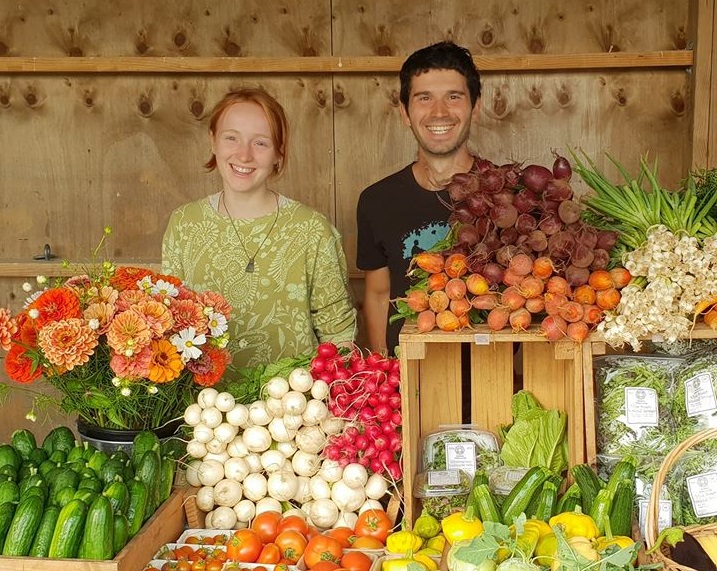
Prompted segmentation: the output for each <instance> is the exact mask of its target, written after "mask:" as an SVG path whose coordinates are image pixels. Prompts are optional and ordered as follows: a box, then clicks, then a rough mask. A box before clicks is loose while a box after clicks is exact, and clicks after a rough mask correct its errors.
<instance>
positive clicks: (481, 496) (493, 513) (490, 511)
mask: <svg viewBox="0 0 717 571" xmlns="http://www.w3.org/2000/svg"><path fill="white" fill-rule="evenodd" d="M471 494H472V495H473V496H474V497H475V501H476V504H477V505H478V514H479V515H480V520H481V521H483V522H486V521H494V522H496V523H500V522H501V521H503V520H502V516H501V515H500V511H498V506H497V505H496V503H495V499H494V498H493V494H491V493H490V488H489V487H488V484H478V485H477V486H475V487H474V488H473V490H471Z"/></svg>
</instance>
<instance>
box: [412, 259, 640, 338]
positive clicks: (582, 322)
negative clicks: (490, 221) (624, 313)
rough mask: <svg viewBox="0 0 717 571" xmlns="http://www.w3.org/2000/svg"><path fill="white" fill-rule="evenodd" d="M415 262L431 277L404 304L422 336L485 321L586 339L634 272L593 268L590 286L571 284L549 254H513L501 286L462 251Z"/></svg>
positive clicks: (493, 326)
mask: <svg viewBox="0 0 717 571" xmlns="http://www.w3.org/2000/svg"><path fill="white" fill-rule="evenodd" d="M413 262H414V263H415V265H416V266H418V267H419V268H420V269H421V270H423V271H424V272H426V273H427V274H428V275H427V277H426V279H424V280H422V281H421V282H420V285H417V286H415V287H414V288H412V289H410V290H409V291H408V292H407V294H406V297H405V298H404V301H405V302H406V304H407V305H408V307H409V308H410V309H411V310H412V311H414V312H415V313H417V319H416V324H417V327H418V330H419V331H421V332H428V331H431V330H433V329H435V328H436V327H437V328H438V329H441V330H443V331H457V330H460V329H463V328H465V327H470V326H471V324H472V323H474V322H483V321H485V322H486V323H487V325H488V327H489V328H490V329H491V330H493V331H500V330H502V329H507V328H508V327H510V328H511V329H512V330H513V331H516V332H517V331H524V330H527V329H529V328H530V327H531V326H532V325H537V324H538V323H539V325H540V327H539V329H540V331H541V332H542V334H543V335H545V337H546V338H547V339H548V340H550V341H556V340H558V339H561V338H564V337H568V338H570V339H573V340H575V341H578V342H581V341H583V340H584V339H585V338H586V337H587V336H588V334H589V333H590V331H591V330H592V329H594V328H595V327H596V325H597V324H598V323H599V322H600V321H601V320H602V319H603V312H604V311H606V310H612V309H615V308H616V307H617V305H618V303H619V302H620V289H622V288H623V287H624V286H626V285H627V284H628V283H629V281H630V279H631V276H630V273H629V272H628V271H627V270H626V269H625V268H622V267H615V268H613V269H610V270H607V269H599V270H593V271H592V272H591V273H590V275H589V277H588V280H587V283H584V284H581V285H578V286H571V285H570V283H569V282H568V281H567V280H566V279H565V278H564V277H562V276H560V275H558V274H557V273H556V270H555V266H554V264H553V261H552V260H551V259H550V258H549V257H547V256H540V257H537V258H534V257H533V256H531V255H529V254H526V253H518V254H516V255H514V256H513V257H512V258H511V259H510V262H509V264H508V267H507V268H506V271H505V272H504V275H503V278H502V283H501V284H499V286H498V287H495V286H494V285H491V283H490V282H489V281H488V280H487V279H486V278H485V277H484V276H483V275H482V274H480V273H478V272H473V271H471V270H470V264H469V259H468V257H467V256H465V255H464V254H460V253H439V252H422V253H420V254H418V255H417V256H415V257H414V259H413Z"/></svg>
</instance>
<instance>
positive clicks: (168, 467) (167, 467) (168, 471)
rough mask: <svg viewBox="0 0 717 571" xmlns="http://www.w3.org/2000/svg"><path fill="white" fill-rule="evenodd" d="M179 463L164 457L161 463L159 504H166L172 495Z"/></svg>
mask: <svg viewBox="0 0 717 571" xmlns="http://www.w3.org/2000/svg"><path fill="white" fill-rule="evenodd" d="M176 466H177V461H176V460H175V459H174V458H172V457H170V456H162V458H161V460H160V462H159V503H160V504H161V503H162V502H164V501H165V500H166V499H167V498H169V496H170V495H171V494H172V486H173V485H174V473H175V471H176Z"/></svg>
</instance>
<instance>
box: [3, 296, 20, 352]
mask: <svg viewBox="0 0 717 571" xmlns="http://www.w3.org/2000/svg"><path fill="white" fill-rule="evenodd" d="M15 333H17V323H15V320H14V319H12V317H11V316H10V310H8V309H6V308H4V307H0V347H2V348H3V349H4V350H5V351H9V350H10V343H11V342H12V336H13V335H15Z"/></svg>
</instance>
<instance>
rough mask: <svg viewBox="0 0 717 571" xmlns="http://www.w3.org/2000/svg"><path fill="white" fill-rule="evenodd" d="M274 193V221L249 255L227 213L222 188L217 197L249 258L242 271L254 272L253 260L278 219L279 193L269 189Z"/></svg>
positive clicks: (230, 216)
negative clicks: (254, 250) (220, 193)
mask: <svg viewBox="0 0 717 571" xmlns="http://www.w3.org/2000/svg"><path fill="white" fill-rule="evenodd" d="M271 192H272V193H273V194H274V197H275V198H276V216H275V217H274V221H273V222H272V223H271V226H270V227H269V230H268V232H267V233H266V235H265V236H264V239H263V240H262V241H261V244H259V247H258V248H257V249H256V252H254V253H253V254H252V255H251V256H250V255H249V252H247V250H246V247H245V246H244V241H243V240H242V239H241V235H240V234H239V230H237V227H236V225H235V224H234V220H233V219H232V215H231V214H230V213H229V209H228V208H227V203H226V201H225V200H224V191H223V190H222V195H221V196H220V197H219V202H220V203H221V204H222V205H223V206H224V211H225V212H226V213H227V216H228V217H229V224H231V225H232V228H234V233H235V234H236V235H237V240H239V245H240V246H241V249H242V250H244V254H245V255H246V257H247V258H249V262H248V263H247V265H246V268H244V272H245V273H247V274H252V273H254V260H255V258H256V256H257V254H258V253H259V250H261V248H262V246H263V245H264V242H266V239H267V238H268V237H269V234H271V231H272V230H273V229H274V226H276V222H277V221H278V220H279V195H278V194H277V193H276V192H274V191H273V190H272V191H271Z"/></svg>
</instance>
